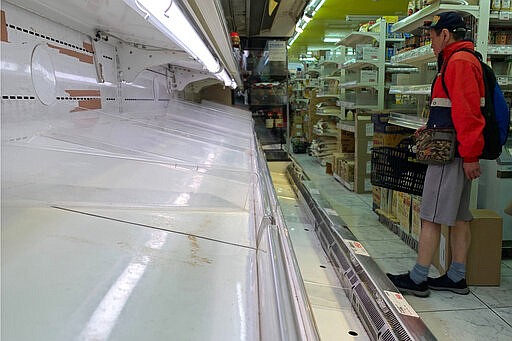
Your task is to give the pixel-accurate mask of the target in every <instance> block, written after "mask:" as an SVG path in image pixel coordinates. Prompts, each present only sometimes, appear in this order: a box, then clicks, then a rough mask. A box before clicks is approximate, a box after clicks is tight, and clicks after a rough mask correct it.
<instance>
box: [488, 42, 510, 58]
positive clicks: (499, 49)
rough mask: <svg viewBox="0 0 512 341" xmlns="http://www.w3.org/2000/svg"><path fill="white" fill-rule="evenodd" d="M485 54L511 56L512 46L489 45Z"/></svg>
mask: <svg viewBox="0 0 512 341" xmlns="http://www.w3.org/2000/svg"><path fill="white" fill-rule="evenodd" d="M487 54H491V55H505V56H506V55H512V45H495V44H492V45H491V44H489V45H488V47H487Z"/></svg>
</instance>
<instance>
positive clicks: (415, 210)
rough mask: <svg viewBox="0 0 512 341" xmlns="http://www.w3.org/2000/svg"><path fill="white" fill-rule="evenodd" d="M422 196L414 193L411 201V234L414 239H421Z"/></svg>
mask: <svg viewBox="0 0 512 341" xmlns="http://www.w3.org/2000/svg"><path fill="white" fill-rule="evenodd" d="M420 207H421V196H419V195H412V203H411V236H412V238H414V240H416V241H419V240H420V231H421V218H420Z"/></svg>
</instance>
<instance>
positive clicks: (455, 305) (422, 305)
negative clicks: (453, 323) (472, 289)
mask: <svg viewBox="0 0 512 341" xmlns="http://www.w3.org/2000/svg"><path fill="white" fill-rule="evenodd" d="M405 297H406V299H407V301H408V302H409V303H410V304H411V306H413V307H414V310H416V312H431V311H443V310H462V309H464V310H467V309H486V308H487V306H486V305H485V304H483V303H482V301H480V300H479V299H478V298H477V297H476V296H475V295H473V294H471V293H470V294H468V295H459V294H455V293H452V292H448V291H435V290H431V291H430V296H429V297H428V298H421V297H416V296H411V295H407V296H405Z"/></svg>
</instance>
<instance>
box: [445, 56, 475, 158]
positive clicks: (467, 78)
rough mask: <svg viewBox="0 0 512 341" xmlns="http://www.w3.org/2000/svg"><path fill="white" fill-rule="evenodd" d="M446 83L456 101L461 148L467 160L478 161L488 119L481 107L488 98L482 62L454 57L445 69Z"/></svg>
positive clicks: (454, 109) (454, 112) (454, 108)
mask: <svg viewBox="0 0 512 341" xmlns="http://www.w3.org/2000/svg"><path fill="white" fill-rule="evenodd" d="M444 80H445V84H446V88H447V89H448V92H449V95H450V100H451V102H452V121H453V125H454V127H455V131H456V132H457V140H458V142H459V146H458V150H459V154H460V156H461V157H462V158H463V159H464V162H476V161H478V157H479V156H480V155H481V154H482V150H483V148H484V137H483V135H482V131H483V129H484V126H485V118H484V117H483V115H482V113H481V110H480V102H481V98H483V97H485V90H484V85H483V79H482V70H481V68H480V65H479V64H475V63H472V62H471V61H468V60H464V59H455V56H454V58H453V60H451V61H450V62H449V63H448V65H447V68H446V70H445V78H444Z"/></svg>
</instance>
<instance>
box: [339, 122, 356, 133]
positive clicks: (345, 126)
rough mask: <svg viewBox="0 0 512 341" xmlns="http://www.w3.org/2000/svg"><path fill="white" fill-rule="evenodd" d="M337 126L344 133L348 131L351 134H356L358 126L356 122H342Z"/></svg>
mask: <svg viewBox="0 0 512 341" xmlns="http://www.w3.org/2000/svg"><path fill="white" fill-rule="evenodd" d="M337 126H338V128H340V129H341V130H343V131H348V132H351V133H355V132H356V124H355V122H354V121H341V122H338V124H337Z"/></svg>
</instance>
